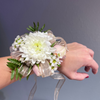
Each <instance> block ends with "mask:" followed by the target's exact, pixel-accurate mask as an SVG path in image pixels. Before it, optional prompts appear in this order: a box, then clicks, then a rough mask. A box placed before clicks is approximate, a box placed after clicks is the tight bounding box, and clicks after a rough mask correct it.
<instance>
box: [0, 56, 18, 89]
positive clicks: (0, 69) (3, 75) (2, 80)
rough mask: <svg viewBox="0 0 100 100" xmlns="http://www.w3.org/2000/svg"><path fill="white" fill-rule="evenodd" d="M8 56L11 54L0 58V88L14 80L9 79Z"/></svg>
mask: <svg viewBox="0 0 100 100" xmlns="http://www.w3.org/2000/svg"><path fill="white" fill-rule="evenodd" d="M8 58H11V56H7V57H1V58H0V89H2V88H4V87H6V86H7V85H9V84H11V83H13V82H15V81H16V80H15V79H13V80H11V78H10V77H11V69H10V68H9V67H7V62H8V60H7V59H8Z"/></svg>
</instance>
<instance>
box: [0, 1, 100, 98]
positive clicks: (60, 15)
mask: <svg viewBox="0 0 100 100" xmlns="http://www.w3.org/2000/svg"><path fill="white" fill-rule="evenodd" d="M33 21H34V22H37V21H39V22H40V26H42V25H43V24H44V23H45V24H46V28H45V29H51V30H52V31H53V32H54V34H55V35H56V36H61V37H63V38H64V39H65V40H66V42H67V43H70V42H79V43H82V44H84V45H86V46H87V47H89V48H91V49H93V50H94V52H95V56H94V59H95V60H96V61H97V63H98V64H99V65H100V0H16V1H15V0H0V57H2V56H8V55H9V54H10V53H9V47H10V45H11V44H12V42H13V41H14V38H15V37H16V36H17V35H18V34H19V35H22V34H24V33H25V32H28V31H27V30H26V27H28V25H32V22H33ZM79 71H81V72H84V69H83V68H81V69H80V70H79ZM89 75H90V77H89V79H85V80H83V81H75V80H69V79H67V78H66V82H65V84H64V85H63V87H62V89H61V91H60V94H59V100H100V71H99V72H98V74H96V75H93V74H92V72H91V71H90V72H89ZM0 81H2V80H0ZM56 83H57V81H56V80H53V79H51V78H41V77H38V88H37V91H36V93H35V96H34V100H53V93H54V89H55V86H56ZM33 84H34V78H33V75H32V76H31V77H30V78H29V80H28V81H26V79H22V81H21V82H20V81H17V82H15V83H13V84H11V85H9V86H7V87H5V88H3V89H2V90H0V100H27V98H28V95H29V92H30V90H31V88H32V86H33Z"/></svg>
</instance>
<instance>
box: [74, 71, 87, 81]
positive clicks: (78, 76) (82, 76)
mask: <svg viewBox="0 0 100 100" xmlns="http://www.w3.org/2000/svg"><path fill="white" fill-rule="evenodd" d="M73 76H74V78H73V79H74V80H79V81H82V80H84V79H85V78H89V75H88V74H87V73H78V72H75V73H74V74H73Z"/></svg>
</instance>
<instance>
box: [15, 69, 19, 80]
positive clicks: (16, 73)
mask: <svg viewBox="0 0 100 100" xmlns="http://www.w3.org/2000/svg"><path fill="white" fill-rule="evenodd" d="M18 76H19V74H18V68H16V80H18Z"/></svg>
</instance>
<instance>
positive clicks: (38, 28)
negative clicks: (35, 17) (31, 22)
mask: <svg viewBox="0 0 100 100" xmlns="http://www.w3.org/2000/svg"><path fill="white" fill-rule="evenodd" d="M38 30H39V22H37V31H38Z"/></svg>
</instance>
